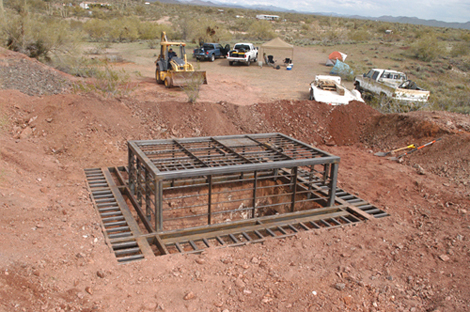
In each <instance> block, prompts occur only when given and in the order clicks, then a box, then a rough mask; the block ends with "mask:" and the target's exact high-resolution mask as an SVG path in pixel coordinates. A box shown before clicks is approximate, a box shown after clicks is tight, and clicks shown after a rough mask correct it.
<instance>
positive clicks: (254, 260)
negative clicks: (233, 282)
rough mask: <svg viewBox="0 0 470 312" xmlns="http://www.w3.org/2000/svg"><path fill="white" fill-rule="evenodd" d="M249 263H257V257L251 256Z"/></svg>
mask: <svg viewBox="0 0 470 312" xmlns="http://www.w3.org/2000/svg"><path fill="white" fill-rule="evenodd" d="M251 263H254V264H258V263H259V259H258V258H256V257H253V258H251Z"/></svg>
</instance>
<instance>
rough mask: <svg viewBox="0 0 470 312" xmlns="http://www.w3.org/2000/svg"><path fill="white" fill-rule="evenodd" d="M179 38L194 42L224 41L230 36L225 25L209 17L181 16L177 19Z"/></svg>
mask: <svg viewBox="0 0 470 312" xmlns="http://www.w3.org/2000/svg"><path fill="white" fill-rule="evenodd" d="M179 25H180V30H181V33H180V39H182V40H188V41H191V42H194V43H199V42H225V41H229V40H230V39H231V38H232V35H231V34H230V32H229V31H228V30H227V29H226V28H225V25H223V24H221V23H218V22H216V21H214V20H212V19H209V18H206V17H204V18H200V19H194V18H192V17H187V16H182V17H181V18H180V20H179Z"/></svg>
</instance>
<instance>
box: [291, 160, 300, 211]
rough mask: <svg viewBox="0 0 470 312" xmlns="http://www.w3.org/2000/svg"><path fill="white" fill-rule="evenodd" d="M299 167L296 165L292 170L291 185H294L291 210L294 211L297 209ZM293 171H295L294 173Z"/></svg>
mask: <svg viewBox="0 0 470 312" xmlns="http://www.w3.org/2000/svg"><path fill="white" fill-rule="evenodd" d="M298 168H299V167H295V168H294V169H293V170H291V174H292V177H291V187H292V204H291V207H290V210H291V211H292V212H294V209H295V196H296V195H297V172H298ZM292 171H294V172H293V173H292Z"/></svg>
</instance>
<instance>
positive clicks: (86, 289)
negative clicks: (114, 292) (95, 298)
mask: <svg viewBox="0 0 470 312" xmlns="http://www.w3.org/2000/svg"><path fill="white" fill-rule="evenodd" d="M85 291H86V292H87V293H89V294H90V295H93V289H91V287H90V286H88V287H85Z"/></svg>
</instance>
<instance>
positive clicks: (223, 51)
mask: <svg viewBox="0 0 470 312" xmlns="http://www.w3.org/2000/svg"><path fill="white" fill-rule="evenodd" d="M229 51H230V45H228V44H226V45H225V47H222V45H221V44H219V43H204V44H203V45H202V46H201V47H200V48H197V49H194V51H193V57H194V58H195V59H198V60H200V61H201V60H210V61H211V62H213V61H215V59H216V58H222V57H226V56H227V53H228V52H229Z"/></svg>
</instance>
